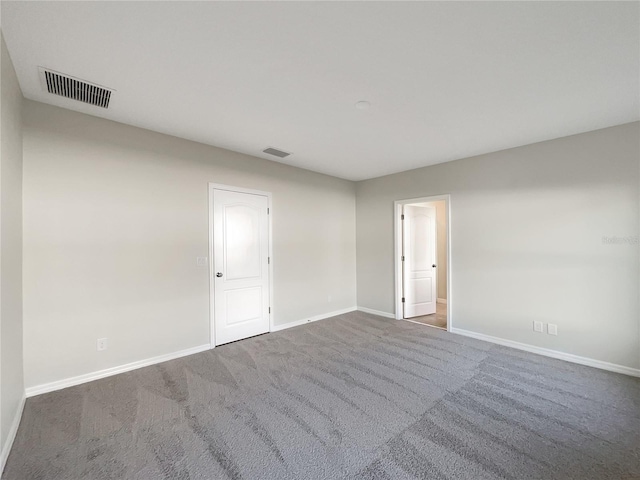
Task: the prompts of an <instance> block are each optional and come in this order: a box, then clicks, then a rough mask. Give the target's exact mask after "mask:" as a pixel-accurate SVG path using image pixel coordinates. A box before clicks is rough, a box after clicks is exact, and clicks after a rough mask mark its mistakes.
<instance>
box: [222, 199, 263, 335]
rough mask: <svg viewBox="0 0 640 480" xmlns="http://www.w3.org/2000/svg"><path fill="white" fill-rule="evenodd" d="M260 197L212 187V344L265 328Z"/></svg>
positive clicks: (254, 333) (251, 333)
mask: <svg viewBox="0 0 640 480" xmlns="http://www.w3.org/2000/svg"><path fill="white" fill-rule="evenodd" d="M268 207H269V201H268V198H267V197H266V196H264V195H255V194H250V193H239V192H231V191H227V190H217V189H215V190H214V191H213V257H214V260H213V265H212V266H213V270H212V272H213V282H214V309H213V310H214V337H215V344H216V345H221V344H223V343H228V342H233V341H235V340H240V339H242V338H247V337H251V336H254V335H260V334H261V333H266V332H268V331H269V298H270V297H269V257H268V256H269V220H268V213H267V208H268Z"/></svg>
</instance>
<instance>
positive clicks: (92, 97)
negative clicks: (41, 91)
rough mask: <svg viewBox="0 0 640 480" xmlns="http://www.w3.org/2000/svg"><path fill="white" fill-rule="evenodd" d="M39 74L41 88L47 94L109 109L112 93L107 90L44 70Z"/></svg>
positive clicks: (41, 69)
mask: <svg viewBox="0 0 640 480" xmlns="http://www.w3.org/2000/svg"><path fill="white" fill-rule="evenodd" d="M40 74H41V77H42V81H43V86H44V88H45V89H46V90H47V92H49V93H53V94H54V95H60V96H61V97H66V98H70V99H72V100H77V101H79V102H84V103H88V104H89V105H95V106H96V107H102V108H109V101H110V100H111V93H112V92H113V90H111V89H109V88H105V87H101V86H100V85H96V84H94V83H89V82H86V81H84V80H80V79H77V78H73V77H70V76H69V75H65V74H63V73H58V72H54V71H53V70H47V69H45V68H40Z"/></svg>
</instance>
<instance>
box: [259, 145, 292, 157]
mask: <svg viewBox="0 0 640 480" xmlns="http://www.w3.org/2000/svg"><path fill="white" fill-rule="evenodd" d="M263 152H264V153H268V154H269V155H275V156H276V157H280V158H284V157H288V156H289V155H291V154H290V153H289V152H285V151H283V150H278V149H277V148H273V147H268V148H265V149H264V150H263Z"/></svg>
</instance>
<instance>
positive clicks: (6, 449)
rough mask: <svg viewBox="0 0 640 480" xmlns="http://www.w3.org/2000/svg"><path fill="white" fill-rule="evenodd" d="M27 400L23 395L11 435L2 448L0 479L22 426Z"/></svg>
mask: <svg viewBox="0 0 640 480" xmlns="http://www.w3.org/2000/svg"><path fill="white" fill-rule="evenodd" d="M25 400H26V397H25V395H24V394H23V395H22V399H21V400H20V403H19V404H18V409H17V410H16V413H15V415H14V416H13V422H11V427H9V434H8V435H7V440H6V441H5V442H4V445H3V446H2V452H1V453H0V477H1V476H2V472H3V471H4V466H5V465H6V463H7V459H8V458H9V452H11V447H12V446H13V441H14V440H15V439H16V434H17V433H18V427H19V426H20V419H22V412H23V411H24V402H25Z"/></svg>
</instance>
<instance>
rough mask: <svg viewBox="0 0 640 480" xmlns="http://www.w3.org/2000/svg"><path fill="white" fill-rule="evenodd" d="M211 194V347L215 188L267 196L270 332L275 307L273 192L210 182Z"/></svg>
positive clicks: (212, 336)
mask: <svg viewBox="0 0 640 480" xmlns="http://www.w3.org/2000/svg"><path fill="white" fill-rule="evenodd" d="M208 190H209V195H208V199H209V205H208V209H209V262H208V264H209V346H210V348H215V346H216V342H215V339H216V337H215V335H216V333H215V320H216V319H215V309H214V307H215V295H214V293H215V292H214V284H215V282H214V280H213V275H214V273H213V270H214V269H213V260H214V258H215V257H214V256H213V191H214V190H226V191H228V192H236V193H249V194H252V195H262V196H264V197H267V208H268V209H269V210H268V213H267V217H268V218H267V220H268V228H269V235H268V237H267V238H268V240H267V241H268V250H269V259H270V261H269V305H270V312H269V332H272V331H273V324H274V321H273V319H274V311H273V310H274V309H273V237H272V230H273V228H272V222H271V218H272V214H273V207H272V205H271V192H265V191H263V190H253V189H250V188H242V187H235V186H232V185H224V184H221V183H212V182H209V187H208Z"/></svg>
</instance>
